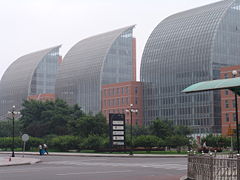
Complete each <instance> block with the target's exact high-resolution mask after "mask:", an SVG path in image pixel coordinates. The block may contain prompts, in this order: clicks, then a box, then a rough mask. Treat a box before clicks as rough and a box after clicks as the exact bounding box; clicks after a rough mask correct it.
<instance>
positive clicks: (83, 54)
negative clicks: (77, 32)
mask: <svg viewBox="0 0 240 180" xmlns="http://www.w3.org/2000/svg"><path fill="white" fill-rule="evenodd" d="M133 27H134V26H128V27H124V28H121V29H117V30H114V31H110V32H107V33H102V34H99V35H96V36H92V37H89V38H86V39H84V40H82V41H80V42H78V43H77V44H76V45H74V46H73V47H72V48H71V49H70V50H69V51H68V53H67V54H66V56H65V57H64V60H63V63H62V64H61V66H60V69H59V74H58V76H57V86H58V85H59V84H58V82H59V81H61V79H68V78H75V79H90V78H91V77H93V76H94V77H95V76H98V77H99V78H100V75H101V73H100V72H101V71H102V66H103V63H104V60H105V58H106V55H107V53H108V51H109V49H110V48H111V46H112V44H113V43H114V41H115V40H116V39H117V38H118V37H119V36H120V35H121V34H122V33H123V32H125V31H127V30H128V29H132V28H133Z"/></svg>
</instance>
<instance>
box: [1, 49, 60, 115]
mask: <svg viewBox="0 0 240 180" xmlns="http://www.w3.org/2000/svg"><path fill="white" fill-rule="evenodd" d="M60 47H61V46H56V47H52V48H49V49H44V50H41V51H38V52H34V53H31V54H27V55H25V56H22V57H20V58H18V59H17V60H16V61H14V62H13V63H12V64H11V65H10V66H9V67H8V69H7V70H6V71H5V72H4V74H3V77H2V79H1V81H0V119H4V118H5V117H6V115H7V112H8V111H9V110H11V108H12V106H13V105H14V106H16V108H17V109H18V110H19V109H20V108H21V105H22V102H23V100H25V99H27V98H28V96H34V95H41V94H51V95H54V94H55V83H56V74H57V69H58V66H59V63H60V60H61V56H59V48H60Z"/></svg>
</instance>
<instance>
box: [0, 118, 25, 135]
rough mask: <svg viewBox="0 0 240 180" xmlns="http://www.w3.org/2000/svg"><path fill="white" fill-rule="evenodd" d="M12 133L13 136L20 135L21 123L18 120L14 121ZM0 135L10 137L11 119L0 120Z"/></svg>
mask: <svg viewBox="0 0 240 180" xmlns="http://www.w3.org/2000/svg"><path fill="white" fill-rule="evenodd" d="M14 123H15V124H14V127H15V128H14V134H15V136H20V135H21V128H22V127H21V123H20V121H19V120H17V119H15V121H14ZM0 129H1V130H0V137H11V136H12V119H11V118H9V119H8V120H4V121H0Z"/></svg>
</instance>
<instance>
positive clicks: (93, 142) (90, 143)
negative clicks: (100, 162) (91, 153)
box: [79, 135, 107, 150]
mask: <svg viewBox="0 0 240 180" xmlns="http://www.w3.org/2000/svg"><path fill="white" fill-rule="evenodd" d="M106 142H107V141H106V139H104V138H103V137H100V136H94V135H92V136H88V137H87V138H85V139H83V142H82V143H80V144H79V147H80V148H81V149H91V150H98V149H100V148H104V147H105V146H106Z"/></svg>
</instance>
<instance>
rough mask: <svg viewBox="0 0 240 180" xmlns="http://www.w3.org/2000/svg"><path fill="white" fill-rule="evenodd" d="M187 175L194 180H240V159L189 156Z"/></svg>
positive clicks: (232, 157) (235, 157) (236, 157)
mask: <svg viewBox="0 0 240 180" xmlns="http://www.w3.org/2000/svg"><path fill="white" fill-rule="evenodd" d="M187 173H188V174H187V175H188V178H189V179H194V180H240V157H239V156H216V155H215V156H214V155H196V154H189V156H188V172H187Z"/></svg>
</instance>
